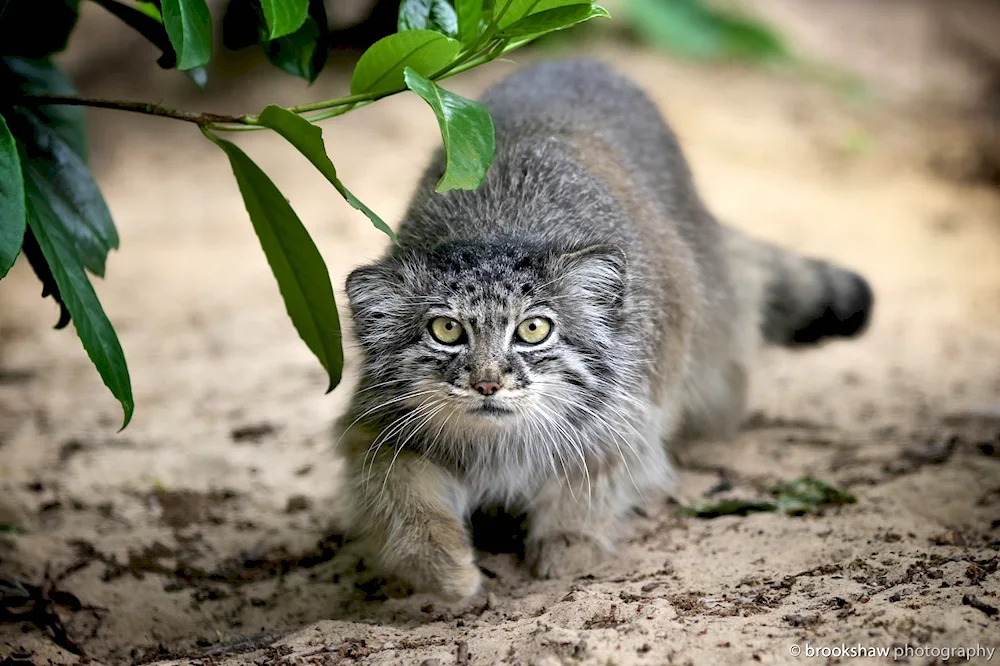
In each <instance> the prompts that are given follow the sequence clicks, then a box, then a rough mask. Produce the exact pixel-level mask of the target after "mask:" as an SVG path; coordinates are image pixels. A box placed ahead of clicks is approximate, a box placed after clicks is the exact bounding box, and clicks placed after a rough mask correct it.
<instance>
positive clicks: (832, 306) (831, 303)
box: [792, 273, 875, 345]
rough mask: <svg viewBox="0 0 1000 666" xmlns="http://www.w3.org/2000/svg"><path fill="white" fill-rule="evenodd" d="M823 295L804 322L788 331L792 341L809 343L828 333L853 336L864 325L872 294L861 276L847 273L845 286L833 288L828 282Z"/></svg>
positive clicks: (838, 335)
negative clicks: (848, 276) (790, 331)
mask: <svg viewBox="0 0 1000 666" xmlns="http://www.w3.org/2000/svg"><path fill="white" fill-rule="evenodd" d="M825 296H826V297H825V298H824V299H823V303H821V304H818V308H817V310H816V311H815V312H814V313H813V314H812V315H811V316H809V317H807V318H806V323H805V325H804V326H802V327H800V328H798V329H797V330H795V331H793V332H792V343H793V344H799V345H803V344H813V343H816V342H819V341H820V340H822V339H823V338H829V337H843V338H853V337H856V336H858V335H861V334H862V333H863V332H864V331H865V329H866V328H868V322H869V320H870V319H871V312H872V305H873V304H874V302H875V296H874V294H873V293H872V289H871V287H870V286H869V285H868V282H867V281H866V280H865V279H864V278H863V277H861V276H860V275H857V274H855V273H851V275H850V278H849V280H848V285H847V288H846V289H845V288H843V287H841V288H840V289H839V290H838V289H834V287H833V285H832V284H831V285H829V287H828V293H827V294H825Z"/></svg>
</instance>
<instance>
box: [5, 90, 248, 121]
mask: <svg viewBox="0 0 1000 666" xmlns="http://www.w3.org/2000/svg"><path fill="white" fill-rule="evenodd" d="M47 104H68V105H72V106H90V107H94V108H97V109H113V110H116V111H130V112H132V113H142V114H145V115H147V116H159V117H161V118H173V119H174V120H183V121H185V122H189V123H194V124H196V125H200V126H202V127H205V126H208V125H213V124H215V123H229V124H236V125H253V123H252V122H250V121H249V118H248V117H247V116H230V115H223V114H218V113H194V112H192V111H180V110H178V109H170V108H167V107H165V106H160V105H159V104H150V103H148V102H125V101H116V100H110V99H96V98H94V97H78V96H76V95H20V96H18V97H15V98H14V106H24V107H36V106H45V105H47Z"/></svg>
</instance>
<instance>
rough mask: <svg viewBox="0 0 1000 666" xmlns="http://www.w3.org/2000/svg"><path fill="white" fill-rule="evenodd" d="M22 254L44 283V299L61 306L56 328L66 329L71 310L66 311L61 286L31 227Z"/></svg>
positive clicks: (28, 228)
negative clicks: (48, 297) (49, 298)
mask: <svg viewBox="0 0 1000 666" xmlns="http://www.w3.org/2000/svg"><path fill="white" fill-rule="evenodd" d="M21 252H22V254H24V258H25V259H27V260H28V264H29V265H30V266H31V270H33V271H34V272H35V275H37V276H38V280H39V281H40V282H41V283H42V298H45V297H46V296H51V297H52V300H54V301H55V302H56V304H58V305H59V321H57V322H56V325H55V328H57V329H60V328H66V326H68V325H69V310H67V309H66V304H65V303H63V299H62V296H61V295H60V294H59V285H57V284H56V279H55V278H54V277H52V271H50V270H49V265H48V264H47V263H46V262H45V257H44V256H42V249H41V248H40V247H38V241H36V240H35V236H34V234H32V233H31V227H30V226H29V227H27V228H26V229H25V230H24V245H23V246H21Z"/></svg>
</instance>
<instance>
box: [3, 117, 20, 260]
mask: <svg viewBox="0 0 1000 666" xmlns="http://www.w3.org/2000/svg"><path fill="white" fill-rule="evenodd" d="M24 217H25V208H24V177H23V176H22V175H21V160H20V158H18V156H17V146H16V145H15V144H14V137H13V136H12V135H11V133H10V129H9V128H8V127H7V123H6V121H4V119H3V116H2V115H0V278H2V277H3V276H5V275H7V271H9V270H10V267H11V266H13V265H14V260H15V259H17V255H18V253H19V252H20V251H21V243H22V242H23V241H24V224H25V222H24Z"/></svg>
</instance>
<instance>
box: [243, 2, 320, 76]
mask: <svg viewBox="0 0 1000 666" xmlns="http://www.w3.org/2000/svg"><path fill="white" fill-rule="evenodd" d="M257 10H258V11H259V10H260V8H259V7H257ZM259 26H260V31H261V32H260V45H261V48H263V49H264V53H266V54H267V58H268V60H270V61H271V62H272V63H273V64H274V65H275V66H277V67H280V68H281V69H283V70H284V71H286V72H288V73H289V74H292V75H294V76H298V77H300V78H303V79H305V80H306V81H308V82H309V83H312V82H313V81H315V80H316V77H317V76H319V73H320V72H321V71H322V70H323V67H324V65H326V59H327V57H328V56H329V54H330V46H329V43H328V37H329V34H330V32H329V27H328V24H327V17H326V9H325V8H324V5H323V2H322V0H313V2H311V3H310V5H309V16H307V17H306V20H305V22H304V23H303V24H302V26H301V27H300V28H299V29H298V30H296V31H295V32H293V33H292V34H290V35H285V36H284V37H281V38H279V39H275V40H268V39H267V31H266V28H265V27H264V25H263V23H260V24H259Z"/></svg>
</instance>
